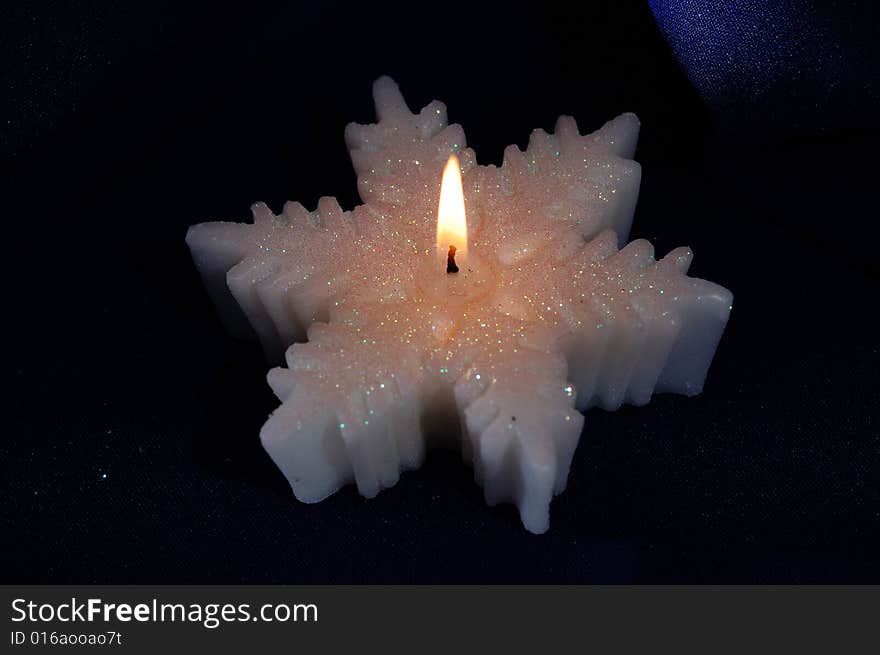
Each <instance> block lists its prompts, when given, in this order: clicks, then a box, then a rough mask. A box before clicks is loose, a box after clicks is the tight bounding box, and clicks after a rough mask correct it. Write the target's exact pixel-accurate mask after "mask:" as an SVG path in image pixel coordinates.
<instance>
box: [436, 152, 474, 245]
mask: <svg viewBox="0 0 880 655" xmlns="http://www.w3.org/2000/svg"><path fill="white" fill-rule="evenodd" d="M449 246H455V248H456V251H457V253H458V254H459V255H466V254H467V219H466V218H465V214H464V191H463V190H462V187H461V167H460V166H459V163H458V157H456V156H455V155H451V156H450V157H449V161H447V162H446V166H445V167H444V169H443V180H442V181H441V183H440V206H439V208H438V210H437V250H438V251H439V252H440V253H441V254H442V255H443V257H444V258H445V257H446V253H447V251H448V250H449Z"/></svg>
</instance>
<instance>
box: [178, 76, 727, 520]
mask: <svg viewBox="0 0 880 655" xmlns="http://www.w3.org/2000/svg"><path fill="white" fill-rule="evenodd" d="M373 94H374V98H375V102H376V111H377V114H378V123H376V124H374V125H356V124H351V125H349V126H348V128H347V129H346V134H345V136H346V141H347V142H348V146H349V149H350V152H351V159H352V162H353V164H354V168H355V170H356V171H357V175H358V189H359V191H360V195H361V198H362V199H363V201H364V204H363V205H360V206H358V207H356V208H355V209H354V210H353V211H350V212H346V211H343V210H342V209H341V208H340V206H339V204H338V203H337V202H336V201H335V200H334V199H332V198H322V199H321V200H320V201H319V202H318V207H317V209H316V210H315V211H313V212H309V211H307V210H306V209H305V208H304V207H303V206H302V205H300V204H298V203H290V202H289V203H287V204H286V205H285V206H284V211H283V212H282V213H281V215H279V216H275V215H273V214H272V212H271V211H270V210H269V209H268V207H266V206H265V205H263V204H256V205H254V207H253V214H254V221H253V223H252V224H239V223H203V224H200V225H195V226H193V227H192V228H190V230H189V233H188V234H187V243H188V244H189V247H190V249H191V251H192V254H193V258H194V259H195V262H196V265H197V266H198V268H199V270H200V272H201V274H202V277H203V279H204V282H205V284H206V286H207V288H208V290H209V292H210V294H211V296H212V297H213V299H214V301H215V303H216V305H217V307H218V309H219V311H220V314H221V316H222V317H223V318H224V320H225V322H226V324H227V325H228V327H229V328H230V330H231V331H232V332H233V333H235V334H238V335H242V336H244V335H253V334H255V335H256V336H257V337H259V339H260V341H261V342H262V344H263V347H264V349H265V351H266V353H267V355H268V357H269V358H270V359H273V360H277V361H281V360H282V358H283V360H284V361H285V362H286V367H281V368H274V369H272V370H271V371H270V372H269V384H270V385H271V387H272V389H273V390H274V391H275V393H276V395H277V396H278V398H279V399H280V401H281V406H280V407H279V408H278V409H277V410H276V411H275V412H274V413H273V414H272V415H271V416H270V417H269V419H268V421H267V422H266V424H265V425H264V427H263V429H262V432H261V439H262V442H263V446H264V447H265V448H266V450H267V451H268V453H269V455H270V456H271V457H272V459H273V460H274V461H275V463H276V464H277V465H278V467H279V468H280V469H281V470H282V472H283V473H284V475H285V476H286V477H287V479H288V480H289V481H290V485H291V487H292V488H293V492H294V494H295V495H296V497H297V498H299V499H300V500H302V501H305V502H316V501H319V500H322V499H324V498H326V497H327V496H329V495H330V494H332V493H333V492H335V491H337V490H338V489H339V488H340V487H342V486H343V485H345V484H348V483H350V482H355V483H357V486H358V490H359V491H360V492H361V493H362V494H363V495H364V496H368V497H371V496H374V495H376V494H377V493H378V492H379V491H380V490H382V489H383V488H386V487H389V486H391V485H393V484H394V483H395V482H397V480H398V478H399V476H400V473H401V471H404V470H407V469H414V468H418V467H419V466H420V464H421V463H422V461H423V459H424V457H425V452H426V451H427V450H428V449H429V448H431V447H433V446H435V445H447V446H452V447H455V448H460V449H461V452H462V454H463V457H464V459H465V460H466V461H467V462H468V463H470V464H472V465H473V467H474V471H475V477H476V479H477V482H478V483H479V484H481V485H482V486H483V489H484V491H485V496H486V501H487V502H488V503H489V504H490V505H491V504H495V503H498V502H504V501H508V502H513V503H515V504H516V505H517V507H518V508H519V512H520V516H521V518H522V521H523V524H524V525H525V527H526V528H527V529H528V530H530V531H532V532H543V531H545V530H546V529H547V528H548V525H549V506H550V501H551V499H552V498H553V496H554V494H558V493H560V492H561V491H562V490H563V489H564V488H565V484H566V479H567V476H568V471H569V467H570V464H571V460H572V456H573V455H574V451H575V447H576V446H577V443H578V440H579V438H580V436H581V430H582V427H583V422H584V417H583V415H582V414H581V412H582V411H584V410H586V409H587V408H589V407H592V406H595V405H599V406H601V407H604V408H605V409H616V408H618V407H620V405H621V404H622V403H624V402H628V403H632V404H635V405H642V404H645V403H647V402H648V400H649V399H650V397H651V394H652V393H654V392H655V391H659V392H663V391H668V392H675V393H684V394H687V395H693V394H696V393H699V391H700V390H701V388H702V385H703V381H704V379H705V377H706V372H707V370H708V368H709V364H710V362H711V360H712V356H713V354H714V352H715V347H716V345H717V344H718V340H719V339H720V337H721V334H722V332H723V331H724V326H725V324H726V323H727V318H728V315H729V312H730V308H731V301H732V296H731V293H730V292H729V291H727V290H726V289H724V288H722V287H720V286H718V285H716V284H713V283H711V282H706V281H704V280H699V279H695V278H690V277H687V276H686V274H685V273H686V271H687V269H688V266H689V264H690V261H691V252H690V250H688V249H687V248H678V249H676V250H674V251H672V252H671V253H669V254H668V255H667V256H666V257H664V258H663V259H661V260H659V261H655V260H654V257H653V249H652V247H651V245H650V244H649V243H648V242H647V241H643V240H637V241H633V242H631V243H629V244H628V245H627V246H626V247H624V248H623V249H621V250H618V247H617V246H618V241H625V240H626V238H627V235H628V233H629V227H630V223H631V222H632V215H633V211H634V209H635V204H636V198H637V195H638V189H639V181H640V168H639V165H638V164H637V163H635V162H634V161H632V160H630V159H629V158H630V157H631V156H632V155H633V152H634V151H635V145H636V137H637V133H638V127H639V124H638V119H637V118H636V117H635V116H634V115H632V114H624V115H622V116H619V117H618V118H616V119H614V120H612V121H610V122H609V123H607V124H605V125H604V126H603V127H602V128H601V129H599V130H598V131H596V132H594V133H593V134H589V135H585V136H584V135H581V134H580V133H579V132H578V128H577V125H576V124H575V121H574V120H573V119H572V118H569V117H562V118H560V119H559V121H558V123H557V125H556V131H555V133H554V134H547V133H546V132H544V131H542V130H536V131H535V132H533V133H532V136H531V139H530V142H529V146H528V149H527V150H526V152H521V151H520V150H519V149H518V148H517V147H516V146H510V147H509V148H507V150H505V153H504V163H503V164H502V166H501V167H500V168H497V167H495V166H480V165H478V164H477V163H476V158H475V156H474V153H473V151H471V150H470V149H468V148H466V147H465V138H464V133H463V131H462V129H461V127H460V126H458V125H447V122H446V110H445V107H444V106H443V105H442V104H441V103H439V102H436V101H435V102H432V103H431V104H429V105H428V106H427V107H425V108H424V109H422V111H421V112H419V113H418V114H412V113H411V112H410V111H409V109H408V108H407V106H406V103H405V102H404V100H403V98H402V96H401V95H400V91H399V90H398V88H397V85H396V84H395V83H394V82H393V81H392V80H391V79H389V78H381V79H379V80H377V81H376V83H375V85H374V89H373ZM444 167H445V173H444ZM441 181H442V192H441ZM438 208H439V211H438ZM438 219H439V220H438ZM456 268H457V269H458V270H457V272H453V271H455V269H456Z"/></svg>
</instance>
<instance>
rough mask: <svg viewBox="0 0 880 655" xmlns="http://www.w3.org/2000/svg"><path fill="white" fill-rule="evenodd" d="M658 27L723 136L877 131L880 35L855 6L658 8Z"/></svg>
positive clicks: (746, 3)
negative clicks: (847, 130)
mask: <svg viewBox="0 0 880 655" xmlns="http://www.w3.org/2000/svg"><path fill="white" fill-rule="evenodd" d="M650 5H651V9H652V10H653V12H654V15H655V17H656V19H657V23H658V25H659V26H660V28H661V29H662V30H663V33H664V35H665V36H666V38H667V40H668V41H669V44H670V46H671V47H672V50H673V52H674V53H675V55H676V57H677V58H678V61H679V62H680V64H681V66H682V69H683V70H684V72H685V73H686V74H687V76H688V79H690V81H691V82H692V83H693V85H694V87H695V88H696V89H697V90H698V91H699V93H700V95H701V97H702V98H703V99H704V100H705V101H706V103H707V106H708V107H709V108H710V109H711V111H712V112H713V113H714V114H715V117H716V126H717V127H719V128H720V129H721V130H723V131H724V132H730V133H734V134H736V135H737V136H740V135H746V136H751V138H753V139H754V138H755V137H760V138H770V139H778V138H780V137H790V136H792V135H801V136H803V135H806V134H810V133H816V132H819V131H833V130H839V129H841V128H854V127H862V128H864V127H869V126H871V125H872V123H873V122H874V121H876V119H877V107H878V99H880V56H878V54H880V45H878V44H880V28H878V24H877V20H876V10H875V9H874V7H873V6H872V3H869V2H864V1H859V2H853V1H851V0H849V1H847V0H844V1H841V2H833V3H832V2H827V3H823V2H814V1H811V0H779V1H777V2H762V1H761V0H727V1H721V2H718V1H712V0H651V2H650Z"/></svg>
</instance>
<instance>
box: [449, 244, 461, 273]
mask: <svg viewBox="0 0 880 655" xmlns="http://www.w3.org/2000/svg"><path fill="white" fill-rule="evenodd" d="M455 251H456V248H455V246H449V255H448V256H447V257H446V272H447V273H458V266H457V265H456V264H455Z"/></svg>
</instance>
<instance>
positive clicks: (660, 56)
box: [0, 0, 880, 583]
mask: <svg viewBox="0 0 880 655" xmlns="http://www.w3.org/2000/svg"><path fill="white" fill-rule="evenodd" d="M771 4H772V5H773V6H774V7H778V9H774V10H773V12H772V13H771V12H770V10H769V9H763V8H762V7H763V5H761V4H759V3H755V4H754V5H752V3H743V2H738V3H725V4H724V5H723V6H724V7H727V8H726V9H713V7H712V6H711V5H709V3H696V2H690V3H665V2H664V3H660V2H657V3H655V4H654V7H653V10H654V11H653V12H652V9H651V7H649V6H648V5H647V4H646V3H628V2H619V1H611V0H609V1H607V2H606V1H604V0H601V1H600V0H590V1H587V2H579V3H576V4H572V5H571V6H565V5H559V4H554V3H545V2H542V3H515V2H514V3H511V2H504V3H500V2H498V3H495V2H489V3H451V4H450V5H445V4H444V5H443V6H442V7H438V6H437V5H436V4H435V3H430V4H426V5H419V4H417V3H412V2H390V3H337V2H329V3H328V2H322V3H317V2H315V3H299V4H297V3H286V2H285V3H262V2H251V3H247V4H244V5H240V6H232V5H228V4H217V3H214V4H212V5H210V6H208V7H205V8H202V7H199V6H197V5H195V4H191V3H185V4H183V3H179V2H162V1H161V0H160V1H158V2H155V3H150V4H143V5H138V4H124V5H111V4H107V3H74V2H57V1H52V2H45V3H39V4H35V5H28V6H24V5H17V4H15V3H5V4H3V6H2V7H0V19H2V24H3V31H4V38H3V39H0V48H2V53H0V54H2V56H3V61H4V66H3V71H2V75H3V90H4V99H5V100H6V105H7V106H6V107H5V109H4V114H3V120H2V121H0V129H2V130H3V134H2V138H0V149H2V153H0V154H2V167H3V170H2V173H3V174H2V176H0V197H2V199H3V218H4V228H5V232H4V235H5V236H4V253H3V257H2V258H0V262H2V263H0V266H2V272H3V302H4V313H3V319H4V320H3V325H4V337H5V338H4V339H3V344H4V350H3V360H2V361H3V368H2V370H3V374H4V389H5V393H4V396H3V397H4V404H3V408H4V415H5V416H4V429H3V434H2V438H0V525H2V530H3V549H2V559H0V561H2V570H0V579H2V581H3V582H54V583H60V582H106V583H113V582H116V583H130V582H172V583H188V582H237V581H249V582H290V583H296V582H599V581H604V582H630V581H640V582H880V561H878V552H880V496H878V494H880V492H878V489H880V484H878V482H880V469H878V461H880V459H878V458H880V423H878V412H877V410H878V402H877V401H878V394H877V390H878V388H880V374H878V371H880V349H878V346H877V324H876V310H875V308H874V305H875V304H876V299H877V295H878V282H877V280H878V274H880V269H878V265H877V263H878V262H877V256H876V248H877V246H876V244H877V237H878V230H877V227H876V224H877V221H876V216H877V203H876V198H875V196H876V193H875V188H876V179H875V178H876V173H875V171H876V165H875V163H874V159H875V157H876V155H875V153H876V152H877V146H878V134H877V130H876V126H875V125H874V119H873V117H876V115H877V109H878V107H877V102H876V95H875V92H876V85H875V83H874V80H875V78H874V77H873V75H875V74H876V70H877V69H876V66H875V65H874V64H871V63H869V62H870V61H871V60H870V59H869V56H868V55H869V54H870V53H869V52H868V51H867V50H859V49H858V48H859V47H860V46H859V44H860V43H862V41H861V36H860V35H863V34H865V33H866V32H867V31H870V30H871V29H873V27H874V26H875V25H876V22H869V21H868V20H867V19H866V18H865V16H866V14H867V10H866V8H865V6H866V5H867V3H864V4H862V5H859V6H850V5H848V4H846V3H836V4H835V5H834V6H833V7H831V8H828V9H824V10H821V11H820V10H819V9H816V10H815V11H814V12H813V13H805V12H803V11H800V12H798V11H797V9H798V7H801V6H802V5H799V4H797V3H791V2H788V3H784V4H776V3H767V5H768V6H769V5H771ZM753 6H755V7H757V9H754V10H753V9H750V7H753ZM829 6H830V5H829ZM853 7H855V8H853ZM704 9H705V11H704ZM694 12H697V13H702V14H703V18H700V17H699V16H698V17H697V18H695V17H694V16H695V14H694ZM792 12H793V13H792ZM655 14H656V16H657V19H656V20H655V17H654V15H655ZM806 19H809V20H806ZM805 20H806V22H804V21H805ZM814 27H815V29H814ZM661 28H662V29H661ZM835 30H836V32H835ZM835 33H837V34H839V35H841V38H842V40H841V41H839V42H837V43H839V45H838V46H834V45H833V44H834V43H836V42H835V41H834V40H833V39H832V38H831V36H832V35H833V34H835ZM667 36H668V39H669V40H668V42H667V40H666V39H667ZM774 37H775V40H774ZM874 43H876V41H874ZM670 44H671V45H670ZM725 44H726V45H725ZM771 45H772V47H771ZM764 46H766V49H765V48H764ZM853 47H856V50H855V52H856V53H857V54H858V55H859V56H857V57H855V58H853V57H851V56H850V53H851V52H852V48H853ZM722 53H730V55H729V57H728V56H727V55H726V54H722ZM384 73H387V74H391V75H393V76H395V77H396V78H397V80H398V81H399V82H400V85H401V87H402V89H403V91H404V93H405V94H406V96H407V98H408V99H409V100H410V102H411V103H412V105H413V106H414V107H420V106H422V105H424V104H426V103H427V102H428V101H430V100H431V99H433V98H440V99H442V100H444V101H445V102H446V103H447V105H448V107H449V115H450V117H451V119H452V120H453V121H456V122H460V123H462V124H463V125H464V127H465V130H466V133H467V136H468V142H469V145H471V146H473V147H474V148H475V149H476V151H477V153H478V156H479V158H480V162H481V163H489V162H495V163H500V160H501V154H502V151H503V148H504V146H506V145H507V144H509V143H510V142H517V143H519V144H520V145H521V146H523V145H524V144H525V143H526V141H527V139H528V134H529V132H530V131H531V130H532V129H533V128H535V127H539V126H540V127H543V128H545V129H550V128H552V126H553V124H554V121H555V119H556V117H557V116H558V115H559V114H561V113H568V114H571V115H573V116H575V117H577V120H578V122H579V124H580V126H581V128H582V129H583V130H589V129H595V128H596V127H598V126H600V125H601V124H602V123H603V122H604V121H605V120H607V119H609V118H610V117H612V116H614V115H615V114H617V113H619V112H622V111H635V112H636V113H637V114H638V115H639V116H640V117H641V119H642V135H641V138H640V141H639V148H638V152H637V154H636V158H637V159H638V160H639V161H640V162H641V164H642V166H643V186H642V193H641V196H640V199H639V205H638V209H637V212H636V217H635V222H634V226H633V232H632V235H633V237H641V238H647V239H649V240H650V241H651V242H652V243H653V244H654V246H655V248H656V250H657V253H658V254H665V253H666V252H667V251H668V250H670V249H671V248H673V247H676V246H681V245H688V246H690V247H692V248H693V250H694V251H695V259H694V264H693V267H692V269H691V272H692V274H693V275H696V276H700V277H705V278H708V279H711V280H714V281H717V282H719V283H721V284H724V285H725V286H727V287H729V288H730V289H732V290H733V292H734V294H735V296H736V302H735V308H734V311H733V314H732V317H731V320H730V323H729V325H728V328H727V332H726V333H725V335H724V338H723V340H722V342H721V345H720V347H719V350H718V353H717V356H716V359H715V361H714V363H713V365H712V369H711V370H710V373H709V379H708V383H707V385H706V388H705V391H704V393H703V394H702V395H700V396H698V397H695V398H684V397H679V396H659V397H656V398H655V399H654V401H653V402H652V403H651V404H650V405H649V406H647V407H643V408H623V409H621V410H620V411H618V412H613V413H608V412H603V411H601V410H593V411H590V412H588V414H587V416H586V427H585V431H584V434H583V437H582V439H581V442H580V445H579V447H578V450H577V452H576V454H575V458H574V462H573V465H572V471H571V477H570V480H569V486H568V489H567V490H566V492H565V493H564V494H563V495H562V496H560V497H559V498H558V499H557V500H555V501H554V503H553V505H552V508H551V529H550V532H548V533H547V534H545V535H542V536H535V535H531V534H529V533H527V532H525V531H524V530H523V529H522V527H521V525H520V523H519V520H518V517H517V516H516V513H515V511H514V510H513V509H512V508H511V507H499V508H494V509H490V508H487V507H486V506H485V504H484V503H483V500H482V494H481V491H480V489H479V488H478V487H477V486H476V485H475V484H474V482H473V478H472V473H471V471H470V470H468V469H466V468H465V467H463V466H462V465H461V463H460V461H459V458H458V456H457V455H455V454H451V453H435V454H433V455H432V456H431V457H430V458H429V460H428V462H427V464H426V466H425V467H424V468H423V469H422V470H420V471H418V472H414V473H409V474H406V475H404V476H403V478H402V479H401V481H400V483H399V484H398V485H396V486H395V487H394V488H393V489H390V490H387V491H385V492H383V493H382V494H380V495H379V497H377V498H375V499H373V500H365V499H363V498H361V497H360V496H358V495H357V493H356V491H355V490H354V489H353V488H348V489H345V490H343V491H342V492H340V493H339V494H337V495H336V496H334V497H332V498H330V499H328V500H326V501H325V502H322V503H319V504H317V505H302V504H300V503H297V502H296V501H295V500H294V498H293V497H292V495H291V493H290V490H289V487H288V486H287V484H286V481H285V480H284V478H283V476H281V474H280V473H279V472H278V471H277V470H276V469H275V467H274V466H273V465H272V462H271V461H270V460H269V458H268V457H267V456H266V455H265V453H264V452H263V451H262V449H261V447H260V444H259V440H258V436H257V435H258V430H259V427H260V425H261V424H262V422H263V421H264V420H265V417H266V415H267V414H268V413H269V412H270V411H271V410H272V409H273V408H274V407H275V405H276V401H275V399H274V397H273V395H272V393H271V391H270V390H269V388H268V386H267V384H266V382H265V373H266V364H265V362H264V361H263V360H262V358H261V355H260V352H259V348H257V347H256V346H254V345H253V344H243V343H238V342H236V341H234V340H232V339H230V338H229V336H228V335H227V334H226V333H225V332H224V331H223V330H222V328H221V326H220V325H219V322H218V321H217V319H216V317H215V316H214V313H213V310H212V308H211V306H210V303H209V301H208V299H207V297H206V294H205V293H204V290H203V289H202V287H201V283H200V281H199V279H198V276H197V274H196V271H195V269H194V267H193V265H192V262H191V261H190V258H189V254H188V252H187V250H186V247H185V244H184V240H183V239H184V235H185V233H186V229H187V227H188V226H189V225H190V224H192V223H195V222H199V221H204V220H217V219H225V220H243V219H245V218H246V217H247V216H248V215H249V212H248V207H249V206H250V204H251V203H252V202H254V201H255V200H264V201H266V202H268V203H269V205H270V206H271V207H272V208H273V209H275V210H276V211H278V210H279V209H280V208H281V206H282V203H283V202H284V201H285V200H287V199H296V200H300V201H302V202H304V203H305V204H306V205H307V206H309V207H314V206H315V204H316V202H317V199H318V198H319V197H320V196H321V195H337V196H339V197H340V200H341V202H342V204H343V205H344V206H346V207H351V206H353V205H354V204H355V203H356V202H357V196H356V193H355V191H356V188H355V179H354V175H353V173H352V171H351V167H350V163H349V161H348V157H347V153H346V151H345V147H344V141H343V137H342V133H343V128H344V126H345V124H346V123H347V122H348V121H351V120H357V121H360V122H366V121H370V120H371V119H372V117H373V115H372V106H371V101H370V97H369V90H370V84H371V82H372V80H373V79H374V78H376V77H377V76H379V75H381V74H384Z"/></svg>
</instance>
